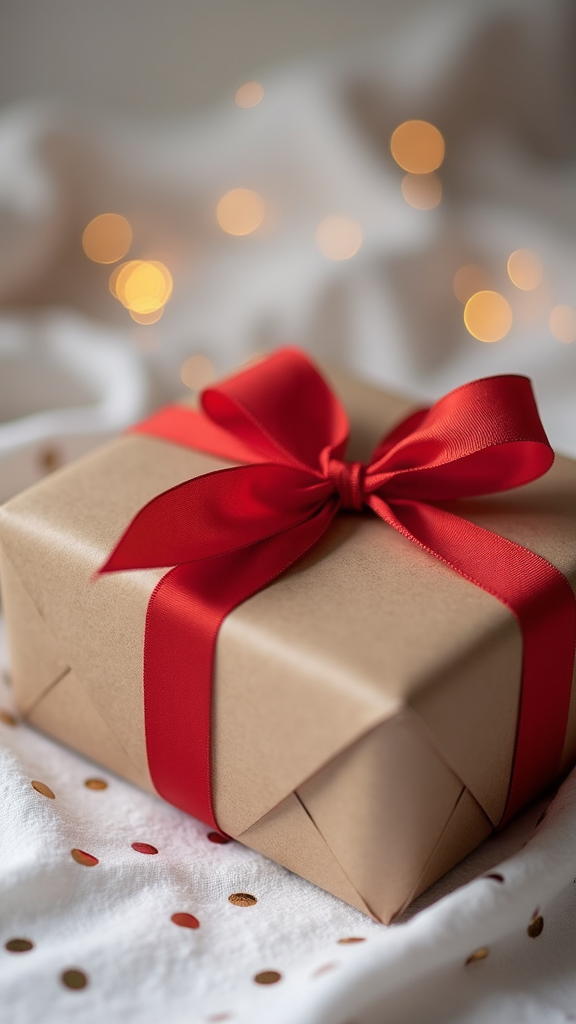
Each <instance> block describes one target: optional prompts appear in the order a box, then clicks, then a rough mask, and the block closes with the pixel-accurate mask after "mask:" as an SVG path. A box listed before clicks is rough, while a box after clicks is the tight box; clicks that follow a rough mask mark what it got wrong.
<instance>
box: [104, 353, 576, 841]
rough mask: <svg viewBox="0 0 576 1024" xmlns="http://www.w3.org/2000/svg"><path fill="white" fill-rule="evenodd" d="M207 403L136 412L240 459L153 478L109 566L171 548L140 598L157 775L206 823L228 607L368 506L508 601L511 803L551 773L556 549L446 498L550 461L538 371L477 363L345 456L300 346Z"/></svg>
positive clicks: (566, 668)
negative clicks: (533, 544) (517, 703)
mask: <svg viewBox="0 0 576 1024" xmlns="http://www.w3.org/2000/svg"><path fill="white" fill-rule="evenodd" d="M202 409H203V414H202V413H197V412H194V411H192V410H189V409H186V408H184V407H181V406H172V407H168V408H167V409H164V410H162V411H161V412H160V413H159V414H157V415H156V416H153V417H151V419H149V420H148V421H146V422H145V423H143V424H140V425H139V426H138V427H136V428H135V429H136V431H137V432H141V433H145V434H152V435H154V436H156V437H162V438H164V439H166V440H169V441H173V442H176V443H179V444H184V445H187V446H189V447H192V448H196V449H200V450H201V451H206V452H210V453H211V454H214V455H219V456H223V457H224V458H227V459H230V460H231V461H235V462H242V463H246V464H245V465H241V466H236V467H234V468H230V469H222V470H218V471H216V472H213V473H207V474H206V475H205V476H201V477H197V478H196V479H194V480H189V481H187V482H185V483H183V484H180V485H179V486H177V487H173V488H171V489H170V490H168V491H165V492H164V493H163V494H160V495H158V497H156V498H154V499H153V500H152V501H151V502H149V504H148V505H146V506H145V507H144V508H143V509H141V511H140V512H138V514H137V515H136V516H135V518H134V519H133V521H132V522H131V523H130V525H129V526H128V528H127V530H126V532H125V533H124V535H123V536H122V537H121V539H120V540H119V542H118V544H117V546H116V548H115V549H114V551H113V552H112V554H111V555H110V557H109V559H108V561H107V562H106V564H105V565H104V566H103V568H102V570H101V571H102V572H110V571H114V570H120V569H144V568H153V567H165V566H175V568H173V569H171V570H170V571H169V572H167V573H166V575H164V576H163V577H162V579H161V580H160V582H159V583H158V585H157V587H156V589H155V590H154V593H153V594H152V597H151V599H150V603H149V606H148V614H147V620H146V634H145V648H144V699H145V719H146V742H147V750H148V758H149V764H150V771H151V775H152V779H153V781H154V784H155V786H156V788H157V790H158V792H159V793H160V794H161V795H162V796H164V797H165V798H166V799H168V800H169V801H171V802H172V803H174V804H176V805H177V806H178V807H181V808H182V809H184V810H186V811H188V812H189V813H191V814H193V815H194V816H196V817H198V818H201V819H202V820H203V821H205V822H207V823H209V824H211V825H213V826H215V827H218V826H217V823H216V821H215V818H214V812H213V808H212V796H211V772H210V711H211V692H212V672H213V660H214V651H215V643H216V638H217V634H218V630H219V628H220V625H221V623H222V622H223V620H224V618H225V617H226V616H227V615H228V614H229V613H230V612H231V611H232V609H233V608H235V607H236V606H237V605H239V604H240V603H241V602H242V601H245V600H246V599H247V598H248V597H250V596H251V595H252V594H254V593H256V592H257V591H259V590H261V589H262V588H263V587H265V586H266V584H268V583H270V582H271V581H272V580H273V579H275V578H276V577H277V576H278V575H279V574H280V573H282V572H283V571H284V570H285V569H287V568H288V566H290V565H292V564H293V563H294V562H295V561H297V559H299V558H301V557H302V555H304V554H305V552H307V551H308V550H309V549H310V548H311V547H313V545H314V544H316V543H317V541H318V540H319V539H320V537H321V536H322V534H323V533H325V531H326V530H327V528H328V526H329V525H330V523H331V521H332V519H333V518H334V516H335V515H336V514H337V512H339V511H340V510H342V509H346V510H358V511H360V510H361V509H371V510H372V511H373V512H375V513H376V515H378V516H380V518H381V519H383V520H384V522H385V523H388V525H389V526H392V527H393V528H394V529H395V530H398V532H399V533H401V534H403V535H404V536H405V537H407V538H408V539H409V540H410V541H412V542H413V543H415V544H418V545H419V546H420V547H421V548H423V549H424V550H425V551H427V552H429V553H430V554H432V555H434V556H435V557H436V558H439V559H441V560H442V561H443V562H445V563H446V564H447V565H449V566H450V567H451V568H452V569H454V570H455V571H456V572H458V573H460V574H461V575H462V576H464V577H465V578H466V579H468V580H470V582H472V583H474V584H475V585H476V586H478V587H481V588H482V589H483V590H485V591H488V593H490V594H492V595H493V596H494V597H496V598H498V600H499V601H501V602H502V603H503V604H505V605H506V606H507V607H508V608H509V609H510V611H511V612H512V613H513V614H514V615H515V616H516V618H517V620H518V622H519V624H520V628H521V631H522V636H523V642H524V648H523V650H524V657H523V672H522V696H521V707H520V713H519V722H518V731H517V739H516V753H515V759H514V768H513V773H512V779H511V784H510V790H509V796H508V802H507V807H506V811H505V815H504V817H505V818H508V817H510V816H511V815H512V814H513V813H515V812H516V811H517V810H519V809H520V807H522V806H523V805H524V804H525V803H526V802H527V800H528V799H530V798H531V797H533V796H534V795H536V793H538V792H539V791H540V790H541V789H542V788H543V787H544V786H545V785H546V784H548V783H550V782H551V781H552V780H553V779H554V778H555V776H556V775H557V773H558V769H559V764H560V757H561V753H562V746H563V741H564V734H565V727H566V721H567V715H568V705H569V700H570V691H571V682H572V669H573V664H574V645H575V638H576V602H575V599H574V595H573V593H572V589H571V587H570V585H569V583H568V581H567V580H566V579H565V577H564V576H563V575H562V574H561V573H560V572H559V571H558V570H557V569H556V568H555V567H554V566H552V565H551V564H550V563H549V562H547V561H546V560H545V559H543V558H540V557H539V556H538V555H536V554H534V553H533V552H531V551H529V550H527V549H526V548H523V547H520V546H519V545H518V544H515V543H513V542H512V541H510V540H507V539H505V538H503V537H500V536H499V535H497V534H494V533H491V532H490V531H488V530H485V529H483V528H481V527H479V526H476V525H474V524H473V523H470V522H468V521H467V520H466V519H463V518H461V517H460V516H458V515H455V514H454V513H453V512H450V511H448V510H446V509H445V508H443V507H442V505H441V504H439V503H441V502H446V501H449V500H452V499H455V498H469V497H474V496H478V495H483V494H490V493H494V492H496V491H502V490H507V489H509V488H512V487H518V486H521V485H522V484H525V483H528V482H529V481H531V480H534V479H536V478H537V477H539V476H541V475H542V474H544V473H545V472H546V471H547V470H548V469H549V468H550V466H551V465H552V462H553V459H554V454H553V452H552V449H551V448H550V445H549V443H548V440H547V438H546V434H545V433H544V430H543V427H542V424H541V422H540V419H539V416H538V412H537V409H536V404H535V401H534V396H533V393H532V388H531V385H530V382H529V380H528V379H527V378H525V377H519V376H511V375H510V376H501V377H490V378H486V379H484V380H477V381H473V382H472V383H470V384H466V385H464V386H463V387H460V388H457V389H456V390H455V391H452V392H450V394H448V395H446V396H445V397H444V398H442V399H440V401H439V402H437V403H436V404H435V405H433V406H432V408H431V409H423V410H420V411H418V412H416V413H414V414H413V415H411V416H409V417H408V418H407V419H405V420H404V422H402V423H400V425H399V426H397V427H396V428H395V429H394V430H393V431H392V432H391V433H390V434H389V435H388V436H387V437H385V438H384V439H383V440H382V441H381V442H380V444H379V445H378V447H377V448H376V450H375V452H374V454H373V456H372V458H371V460H370V461H369V463H368V464H366V465H364V464H363V463H360V462H352V463H349V462H346V461H345V460H344V454H345V449H346V444H347V441H348V420H347V417H346V413H345V411H344V409H343V408H342V406H341V404H340V402H339V401H338V399H337V398H336V397H335V396H334V395H333V394H332V392H331V391H330V389H329V388H328V386H327V384H326V382H325V381H324V380H323V378H322V377H321V376H320V374H319V373H318V371H317V370H316V369H315V368H314V366H313V365H312V363H311V362H310V361H309V360H308V358H307V357H306V356H305V355H304V354H303V353H302V352H300V351H299V350H297V349H292V348H287V349H282V350H280V351H278V352H276V353H275V354H274V355H272V356H270V357H269V358H268V359H266V360H264V361H262V362H260V363H258V364H256V365H253V366H250V367H248V368H247V369H245V370H243V371H241V372H240V373H238V374H236V375H235V376H233V377H230V378H228V379H227V380H225V381H223V382H222V383H220V384H219V385H218V386H217V387H213V388H208V389H207V390H205V391H204V392H203V393H202Z"/></svg>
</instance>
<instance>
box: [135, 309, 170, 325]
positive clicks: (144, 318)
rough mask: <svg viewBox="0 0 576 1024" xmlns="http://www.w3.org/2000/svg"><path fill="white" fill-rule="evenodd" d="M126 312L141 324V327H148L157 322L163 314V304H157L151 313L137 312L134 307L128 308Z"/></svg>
mask: <svg viewBox="0 0 576 1024" xmlns="http://www.w3.org/2000/svg"><path fill="white" fill-rule="evenodd" d="M128 312H129V313H130V316H131V317H132V319H133V320H134V321H135V323H137V324H142V326H143V327H150V326H151V325H152V324H157V323H158V321H159V320H160V318H161V317H162V316H163V315H164V306H159V307H158V309H154V310H152V312H151V313H137V312H136V311H135V310H134V309H129V310H128Z"/></svg>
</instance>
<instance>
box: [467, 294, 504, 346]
mask: <svg viewBox="0 0 576 1024" xmlns="http://www.w3.org/2000/svg"><path fill="white" fill-rule="evenodd" d="M464 323H465V325H466V328H467V330H468V331H469V332H470V334H471V335H472V337H473V338H477V339H478V341H486V342H494V341H501V339H502V338H505V337H506V335H507V334H508V331H509V330H510V328H511V326H512V310H511V309H510V306H509V304H508V303H507V302H506V299H505V298H504V296H503V295H500V293H499V292H493V291H482V292H476V293H475V294H474V295H472V296H471V298H469V299H468V302H467V303H466V305H465V307H464Z"/></svg>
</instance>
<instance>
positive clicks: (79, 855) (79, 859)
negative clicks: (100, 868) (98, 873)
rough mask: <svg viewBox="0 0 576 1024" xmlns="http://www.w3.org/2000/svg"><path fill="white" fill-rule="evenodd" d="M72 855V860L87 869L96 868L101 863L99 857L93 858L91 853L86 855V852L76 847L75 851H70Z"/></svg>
mask: <svg viewBox="0 0 576 1024" xmlns="http://www.w3.org/2000/svg"><path fill="white" fill-rule="evenodd" d="M70 853H71V854H72V859H73V860H75V861H76V863H77V864H82V866H83V867H85V868H94V867H96V865H97V864H99V863H100V862H99V860H98V857H93V856H92V854H91V853H86V852H85V851H84V850H78V849H76V847H75V848H74V849H73V850H70Z"/></svg>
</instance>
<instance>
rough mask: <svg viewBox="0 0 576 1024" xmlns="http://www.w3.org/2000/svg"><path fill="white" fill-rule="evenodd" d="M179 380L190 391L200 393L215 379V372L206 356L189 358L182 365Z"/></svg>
mask: <svg viewBox="0 0 576 1024" xmlns="http://www.w3.org/2000/svg"><path fill="white" fill-rule="evenodd" d="M180 379H181V381H182V383H183V384H185V385H186V387H187V388H191V390H192V391H201V390H202V388H205V387H207V385H208V384H210V383H211V382H212V381H213V380H215V379H216V371H215V369H214V366H213V365H212V363H211V362H210V360H209V359H208V357H207V356H202V355H197V356H190V357H189V358H188V359H187V360H186V362H185V363H183V365H182V368H181V370H180Z"/></svg>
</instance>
